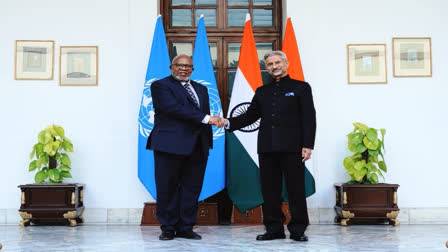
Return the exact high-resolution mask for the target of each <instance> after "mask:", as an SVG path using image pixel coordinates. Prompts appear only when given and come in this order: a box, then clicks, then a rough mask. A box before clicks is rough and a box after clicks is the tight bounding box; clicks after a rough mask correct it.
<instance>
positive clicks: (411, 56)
mask: <svg viewBox="0 0 448 252" xmlns="http://www.w3.org/2000/svg"><path fill="white" fill-rule="evenodd" d="M392 61H393V68H394V77H432V54H431V38H430V37H394V38H392Z"/></svg>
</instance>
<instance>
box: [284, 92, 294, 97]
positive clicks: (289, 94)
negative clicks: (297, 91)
mask: <svg viewBox="0 0 448 252" xmlns="http://www.w3.org/2000/svg"><path fill="white" fill-rule="evenodd" d="M285 96H294V92H289V93H286V94H285Z"/></svg>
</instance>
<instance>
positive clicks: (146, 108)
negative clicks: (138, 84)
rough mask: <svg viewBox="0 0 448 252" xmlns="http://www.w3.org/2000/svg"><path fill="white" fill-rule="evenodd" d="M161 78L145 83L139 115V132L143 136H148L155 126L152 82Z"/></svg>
mask: <svg viewBox="0 0 448 252" xmlns="http://www.w3.org/2000/svg"><path fill="white" fill-rule="evenodd" d="M156 80H159V79H158V78H152V79H150V80H148V81H147V82H146V83H145V86H144V89H143V97H142V103H141V105H140V112H139V115H138V122H139V132H140V135H142V136H143V137H148V136H149V134H150V133H151V130H152V129H153V128H154V114H155V112H154V107H153V106H152V97H151V84H152V83H153V82H154V81H156Z"/></svg>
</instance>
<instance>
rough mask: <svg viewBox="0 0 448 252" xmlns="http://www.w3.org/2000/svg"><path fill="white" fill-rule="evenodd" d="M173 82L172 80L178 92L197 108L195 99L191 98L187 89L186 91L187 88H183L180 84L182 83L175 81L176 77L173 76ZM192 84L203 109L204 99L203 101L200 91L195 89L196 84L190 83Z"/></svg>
mask: <svg viewBox="0 0 448 252" xmlns="http://www.w3.org/2000/svg"><path fill="white" fill-rule="evenodd" d="M171 80H172V84H173V86H174V87H175V88H176V89H177V90H179V92H180V93H181V94H183V95H184V96H185V97H187V100H188V101H189V102H190V103H191V104H193V105H194V106H195V107H196V103H195V102H194V100H193V98H191V96H190V94H189V93H188V91H187V89H185V87H184V86H182V83H180V81H178V80H176V79H174V77H172V76H171ZM190 84H191V87H193V88H194V90H195V91H196V94H197V95H198V98H199V105H200V106H201V108H202V100H203V99H201V95H200V93H199V92H198V89H197V88H195V87H194V86H195V84H196V83H194V84H193V81H190Z"/></svg>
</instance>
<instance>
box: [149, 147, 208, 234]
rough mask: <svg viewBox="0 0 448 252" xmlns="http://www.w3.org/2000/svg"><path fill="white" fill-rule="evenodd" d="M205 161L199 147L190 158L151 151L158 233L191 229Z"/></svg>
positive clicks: (194, 219)
mask: <svg viewBox="0 0 448 252" xmlns="http://www.w3.org/2000/svg"><path fill="white" fill-rule="evenodd" d="M198 142H199V141H198ZM207 158H208V155H206V154H205V153H204V151H203V150H202V149H201V148H200V145H199V144H197V145H196V147H195V149H194V150H193V153H192V154H190V155H176V154H170V153H166V152H160V151H154V163H155V167H154V168H155V180H156V189H157V202H156V213H157V219H158V220H159V222H160V224H161V227H160V228H161V229H162V230H175V231H187V230H192V229H193V226H194V224H196V213H197V210H198V205H197V204H198V198H199V194H200V193H201V189H202V182H203V179H204V172H205V167H206V165H207Z"/></svg>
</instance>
